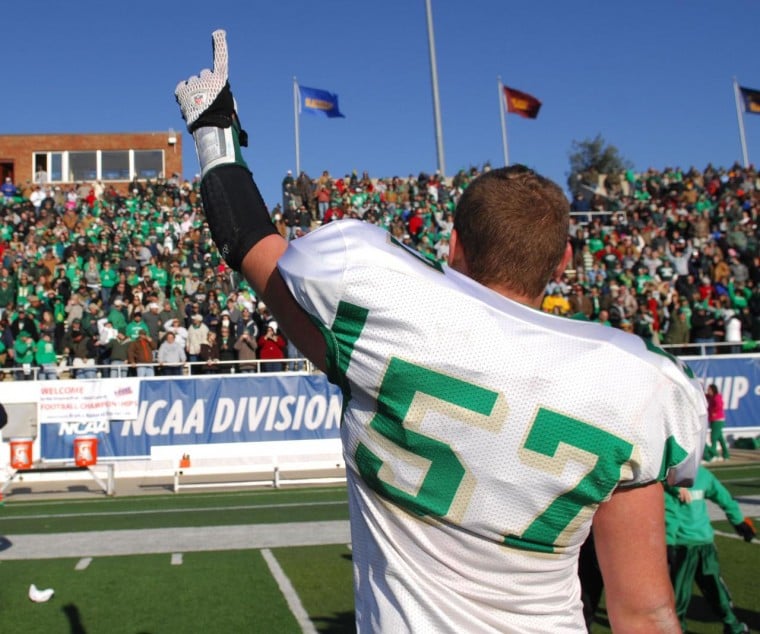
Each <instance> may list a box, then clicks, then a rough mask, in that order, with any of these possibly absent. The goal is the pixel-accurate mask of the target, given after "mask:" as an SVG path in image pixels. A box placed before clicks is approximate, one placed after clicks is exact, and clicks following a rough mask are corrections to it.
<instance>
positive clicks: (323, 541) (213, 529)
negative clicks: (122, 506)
mask: <svg viewBox="0 0 760 634" xmlns="http://www.w3.org/2000/svg"><path fill="white" fill-rule="evenodd" d="M3 537H4V543H5V544H6V546H5V548H4V549H3V550H0V560H5V559H7V560H11V559H13V560H20V559H57V558H61V557H108V556H112V555H146V554H160V553H177V552H183V553H187V552H204V551H214V550H250V549H259V548H280V547H287V546H322V545H327V544H345V543H346V542H349V541H350V540H351V535H350V530H349V524H348V521H347V520H336V521H327V522H292V523H283V524H252V525H251V524H244V525H237V526H202V527H192V528H176V527H175V528H149V529H141V530H114V531H86V532H77V533H52V534H34V535H12V534H6V535H4V536H3Z"/></svg>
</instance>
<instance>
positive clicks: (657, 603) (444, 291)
mask: <svg viewBox="0 0 760 634" xmlns="http://www.w3.org/2000/svg"><path fill="white" fill-rule="evenodd" d="M212 41H213V46H214V68H213V70H204V71H203V72H201V74H200V75H199V76H197V77H196V76H194V77H191V78H190V79H188V80H187V81H183V82H180V84H179V85H178V86H177V88H176V91H175V95H176V97H177V101H178V102H179V105H180V108H181V111H182V115H183V117H184V119H185V121H186V123H187V126H188V129H189V131H190V132H191V133H192V134H193V137H194V141H195V144H196V149H197V151H198V156H199V159H200V164H201V174H202V183H201V192H202V196H203V203H204V209H205V212H206V215H207V218H208V221H209V225H210V227H211V231H212V235H213V237H214V240H215V242H216V244H217V246H218V248H219V250H220V252H221V253H222V255H223V256H224V258H225V260H226V261H227V262H228V264H229V265H230V266H231V267H233V268H235V269H236V270H239V271H242V272H243V274H244V275H245V277H246V279H247V280H248V281H249V282H250V284H251V285H252V287H253V288H254V289H255V290H256V292H257V294H258V295H259V296H260V298H261V299H262V300H263V301H264V302H266V304H267V306H268V307H269V308H270V310H271V311H272V313H273V314H274V315H275V316H276V317H277V320H278V322H279V324H280V327H281V328H282V329H283V330H284V331H285V333H286V334H287V335H288V337H289V338H290V339H292V341H293V342H294V343H295V344H296V346H297V348H298V349H299V350H301V351H302V352H303V354H304V355H305V356H306V357H308V358H309V359H311V360H312V362H314V363H315V364H316V365H317V366H318V367H319V368H321V369H322V370H324V371H325V372H326V373H327V374H328V376H329V378H330V380H331V381H333V382H335V383H336V384H338V385H339V386H340V387H341V388H342V390H343V397H344V404H345V416H344V420H343V423H342V429H341V433H342V440H343V445H344V452H345V457H346V465H347V476H348V488H349V501H350V509H351V530H352V544H353V560H354V586H355V604H356V622H357V628H358V630H359V631H360V632H407V631H415V632H454V631H456V632H553V633H554V632H575V631H583V629H584V620H583V615H582V610H581V601H580V598H579V596H580V594H579V587H578V580H577V575H576V573H575V572H576V566H577V558H578V551H579V549H580V546H581V544H582V543H583V541H584V540H585V538H586V536H587V535H588V533H589V531H590V528H591V526H592V524H593V527H594V535H595V539H596V548H597V552H598V557H599V562H600V566H601V570H602V574H603V576H604V581H605V586H606V592H607V607H608V612H609V615H610V620H611V622H612V624H613V627H614V628H615V630H616V631H621V632H624V631H646V632H669V631H672V632H676V631H678V619H677V618H676V616H675V611H674V608H673V592H672V588H671V586H670V582H669V579H668V576H667V568H666V557H665V535H664V525H663V494H662V485H661V481H662V480H664V479H668V480H669V481H670V482H671V483H676V482H680V481H689V480H690V479H692V478H693V477H694V473H695V470H696V467H697V465H698V461H699V457H700V455H699V452H701V449H702V446H703V444H704V429H705V427H706V408H705V401H704V395H703V393H702V390H701V388H700V386H699V385H698V384H697V383H696V382H695V381H694V380H693V379H691V378H689V377H688V376H687V374H686V373H685V372H684V369H683V368H682V367H680V366H679V364H678V363H677V362H676V361H675V360H674V359H672V358H669V357H667V356H666V355H664V354H662V353H657V352H655V351H653V350H650V349H649V348H648V347H647V346H646V344H645V343H644V342H643V341H642V340H641V339H639V338H637V337H634V336H631V335H627V334H625V333H623V332H621V331H618V330H613V329H609V328H603V327H601V326H598V325H596V324H592V323H583V322H576V321H571V320H567V319H563V318H560V317H555V316H552V315H547V314H544V313H542V312H541V311H540V310H538V308H539V307H540V305H541V300H542V297H543V291H544V288H545V286H546V284H547V282H548V281H549V279H550V278H551V277H552V275H554V274H556V273H557V272H560V271H562V270H564V269H565V267H566V265H567V263H568V261H569V260H570V258H571V256H572V253H571V249H570V247H569V244H568V241H567V231H568V217H569V204H568V201H567V199H566V198H565V196H564V194H563V193H562V191H561V189H560V188H559V187H557V185H555V184H554V183H552V182H550V181H548V180H547V179H545V178H543V177H541V176H539V175H538V174H536V173H535V172H533V171H531V170H528V169H527V168H524V167H520V166H518V167H512V168H505V169H497V170H492V171H490V172H488V173H487V174H485V175H483V176H481V177H479V178H478V179H476V180H475V181H474V182H473V183H471V184H470V185H469V186H468V188H467V190H466V191H465V193H464V195H463V196H462V198H461V201H460V203H459V205H458V207H457V209H456V214H455V219H454V230H453V231H452V233H451V241H450V253H449V258H448V266H445V267H440V266H436V265H432V264H431V263H430V262H428V261H426V260H425V259H424V258H420V257H417V255H416V254H414V253H412V252H410V251H409V250H407V249H406V248H405V247H404V246H402V245H401V244H399V243H397V242H396V241H394V240H393V238H392V237H391V236H390V235H389V234H388V233H386V232H385V231H384V230H382V229H380V228H378V227H375V226H372V225H370V224H369V223H363V222H360V221H351V220H341V221H337V222H332V223H328V224H327V225H324V226H323V227H322V228H320V229H318V230H316V231H313V232H311V233H310V234H308V235H307V236H305V237H303V238H298V239H297V240H294V241H292V242H287V241H286V240H285V239H284V238H282V237H281V236H280V235H279V234H278V233H277V231H276V230H275V228H274V226H273V224H272V222H271V220H270V218H269V214H268V212H267V210H266V207H265V205H264V202H263V200H262V199H261V195H260V194H259V191H258V189H257V187H256V185H255V183H254V181H253V179H252V177H251V174H250V172H249V171H248V169H247V166H246V164H245V162H244V160H243V158H242V154H241V151H240V145H241V144H243V145H244V144H245V142H246V135H245V134H244V132H243V131H242V128H241V125H240V120H239V119H238V116H237V112H236V104H235V102H234V100H233V98H232V93H231V91H230V86H229V82H228V79H227V75H228V68H227V67H228V57H227V47H226V39H225V33H224V31H216V32H214V34H213V36H212ZM632 521H635V523H636V530H634V531H631V530H630V528H631V522H632ZM631 579H635V580H636V583H635V584H632V583H631Z"/></svg>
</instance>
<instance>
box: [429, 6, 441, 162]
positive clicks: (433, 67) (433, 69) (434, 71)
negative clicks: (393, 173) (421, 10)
mask: <svg viewBox="0 0 760 634" xmlns="http://www.w3.org/2000/svg"><path fill="white" fill-rule="evenodd" d="M425 10H426V13H427V31H428V47H429V49H430V80H431V83H432V84H433V117H434V120H435V147H436V151H437V155H438V172H439V173H440V174H441V176H446V161H445V159H444V157H443V131H442V130H441V102H440V99H439V96H438V64H437V62H436V59H435V34H434V33H433V9H432V7H431V0H425Z"/></svg>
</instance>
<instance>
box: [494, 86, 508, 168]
mask: <svg viewBox="0 0 760 634" xmlns="http://www.w3.org/2000/svg"><path fill="white" fill-rule="evenodd" d="M497 83H498V85H499V115H500V116H501V145H502V147H503V148H504V167H507V166H508V165H509V150H508V149H507V117H506V114H505V112H504V110H506V104H505V103H504V84H503V83H501V75H499V76H498V78H497Z"/></svg>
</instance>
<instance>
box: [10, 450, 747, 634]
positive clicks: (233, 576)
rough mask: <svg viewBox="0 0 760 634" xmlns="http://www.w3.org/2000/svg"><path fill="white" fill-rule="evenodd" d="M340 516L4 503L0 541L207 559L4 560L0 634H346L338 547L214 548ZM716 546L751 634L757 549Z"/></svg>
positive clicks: (733, 479)
mask: <svg viewBox="0 0 760 634" xmlns="http://www.w3.org/2000/svg"><path fill="white" fill-rule="evenodd" d="M715 472H716V473H717V474H718V475H719V477H720V478H721V480H722V481H723V482H724V483H725V484H726V485H727V486H728V488H729V489H730V490H731V492H732V493H733V494H734V495H736V496H745V495H758V494H760V465H758V466H757V467H754V466H753V467H747V468H737V467H723V468H716V469H715ZM758 509H759V510H758V515H760V506H758ZM347 517H348V504H347V499H346V491H345V487H325V488H309V489H289V490H257V491H235V492H230V491H220V492H215V493H210V492H208V491H207V492H204V493H182V494H180V495H173V494H167V495H155V496H145V497H125V498H119V497H116V498H91V499H86V500H68V499H66V500H64V499H57V500H53V501H40V502H27V501H14V500H13V499H12V498H11V499H9V500H7V501H6V503H5V506H4V507H0V536H4V535H8V536H15V535H19V536H21V535H32V534H43V535H49V536H50V539H51V540H53V541H51V544H50V547H51V548H52V549H53V550H54V549H55V548H56V545H57V544H56V542H55V540H60V539H62V538H61V537H60V534H61V533H70V532H75V533H81V532H86V531H104V530H126V529H151V528H154V529H155V528H163V529H166V528H177V529H181V528H190V527H200V528H201V529H202V530H203V534H204V537H206V538H207V540H208V550H207V551H205V552H185V553H163V554H146V555H140V554H138V555H129V556H103V557H94V558H92V560H91V561H83V560H82V558H79V557H73V558H72V557H63V558H56V557H51V558H44V559H27V560H2V561H0V580H1V583H0V632H23V633H24V634H37V633H40V634H57V633H62V634H84V633H87V634H100V633H101V632H102V633H108V634H111V633H113V634H119V633H124V634H163V633H168V634H174V633H180V632H181V633H183V634H187V633H193V632H210V633H213V634H215V633H217V632H225V633H237V632H266V633H270V632H271V633H279V632H282V633H289V632H302V631H311V632H331V633H343V632H352V631H354V626H353V618H354V616H353V598H352V584H351V551H350V546H349V545H348V544H330V545H324V546H298V547H292V546H291V547H285V548H278V547H272V548H268V549H267V548H262V549H250V550H216V548H223V546H222V545H219V544H218V540H215V534H218V533H219V531H221V527H226V526H233V525H247V526H254V525H259V526H262V525H269V524H282V523H289V522H313V521H331V520H345V519H347ZM634 526H635V524H634V523H632V530H633V529H634ZM716 529H718V530H720V531H725V532H729V531H731V528H730V526H729V525H728V523H727V522H716ZM716 543H717V546H718V550H719V553H720V559H721V566H722V572H723V576H724V578H725V579H726V582H727V583H728V586H729V588H730V589H731V591H732V594H733V597H734V602H735V604H736V606H737V613H738V615H739V616H740V617H741V618H743V619H744V620H745V621H746V622H747V623H749V624H750V625H751V627H752V628H753V631H760V593H758V592H757V581H756V579H757V569H758V564H760V549H759V548H760V544H758V543H757V542H753V543H752V544H746V543H744V542H743V541H741V540H738V539H731V538H726V537H720V536H719V537H717V542H716ZM6 546H7V544H6ZM2 548H3V545H2V544H0V549H2ZM85 564H86V565H85ZM282 579H285V580H286V585H285V586H283V583H282ZM31 583H35V584H36V585H37V586H38V587H39V588H48V587H51V588H54V589H55V591H56V592H55V595H54V597H53V598H52V599H51V600H50V601H49V602H48V603H41V604H36V603H32V602H31V601H29V599H28V598H27V592H28V588H29V585H30V584H31ZM294 602H295V607H294ZM605 616H606V615H605V613H604V610H603V606H602V609H600V611H599V614H598V615H597V622H596V624H595V625H594V629H593V632H599V633H601V632H609V631H610V630H609V627H608V626H607V621H606V618H605ZM689 617H690V618H689V631H690V632H697V633H704V634H708V633H712V632H720V631H721V628H720V626H719V624H717V623H716V622H715V621H713V620H712V619H713V617H712V615H711V614H710V611H709V609H708V608H707V607H706V605H705V604H704V602H703V601H702V600H701V597H700V596H699V594H698V592H697V591H695V596H694V599H693V601H692V606H691V609H690V612H689Z"/></svg>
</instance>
